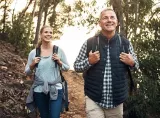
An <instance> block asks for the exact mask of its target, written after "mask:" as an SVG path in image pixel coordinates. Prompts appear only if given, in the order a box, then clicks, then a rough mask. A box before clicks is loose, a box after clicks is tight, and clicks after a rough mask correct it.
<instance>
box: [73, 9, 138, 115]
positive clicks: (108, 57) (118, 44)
mask: <svg viewBox="0 0 160 118" xmlns="http://www.w3.org/2000/svg"><path fill="white" fill-rule="evenodd" d="M117 24H118V20H117V16H116V14H115V12H114V11H113V10H112V9H105V10H103V11H102V12H101V14H100V18H99V26H100V27H101V32H100V33H99V34H97V35H96V36H93V37H91V38H89V39H88V40H87V41H86V42H85V43H84V44H83V45H82V47H81V49H80V52H79V55H78V56H77V58H76V61H75V62H74V69H75V71H77V72H83V73H84V81H85V84H84V91H85V100H86V114H87V118H123V102H124V101H125V100H126V99H127V97H128V79H127V72H128V69H131V68H135V69H137V68H138V67H139V64H138V61H137V57H136V55H135V53H134V50H133V47H132V45H131V43H130V42H129V40H127V39H126V38H124V37H122V36H120V35H119V34H118V33H117V32H116V27H117Z"/></svg>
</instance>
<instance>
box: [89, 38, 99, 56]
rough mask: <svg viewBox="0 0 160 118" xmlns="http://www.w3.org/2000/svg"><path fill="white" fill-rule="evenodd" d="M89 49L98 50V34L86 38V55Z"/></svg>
mask: <svg viewBox="0 0 160 118" xmlns="http://www.w3.org/2000/svg"><path fill="white" fill-rule="evenodd" d="M91 50H92V52H95V51H97V50H99V36H94V37H91V38H89V39H88V40H87V56H88V55H89V52H90V51H91Z"/></svg>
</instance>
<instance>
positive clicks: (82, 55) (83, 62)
mask: <svg viewBox="0 0 160 118" xmlns="http://www.w3.org/2000/svg"><path fill="white" fill-rule="evenodd" d="M90 67H91V64H89V61H88V57H87V41H85V42H84V44H83V45H82V47H81V49H80V52H79V54H78V56H77V58H76V60H75V62H74V69H75V71H77V72H84V71H85V70H87V69H88V68H90Z"/></svg>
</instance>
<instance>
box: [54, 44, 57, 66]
mask: <svg viewBox="0 0 160 118" xmlns="http://www.w3.org/2000/svg"><path fill="white" fill-rule="evenodd" d="M54 53H56V54H57V53H58V46H56V45H54V46H53V54H54ZM55 67H57V62H56V61H55Z"/></svg>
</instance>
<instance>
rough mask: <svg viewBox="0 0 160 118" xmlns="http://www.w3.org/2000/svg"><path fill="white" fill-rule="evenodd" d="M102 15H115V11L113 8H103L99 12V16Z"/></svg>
mask: <svg viewBox="0 0 160 118" xmlns="http://www.w3.org/2000/svg"><path fill="white" fill-rule="evenodd" d="M103 15H111V16H116V13H115V12H114V11H113V10H103V11H102V12H101V16H103Z"/></svg>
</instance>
